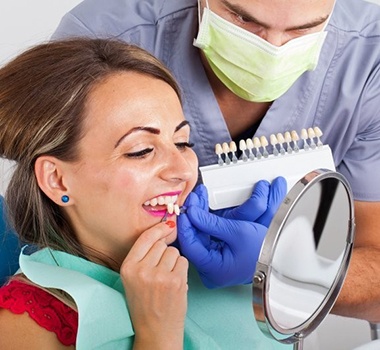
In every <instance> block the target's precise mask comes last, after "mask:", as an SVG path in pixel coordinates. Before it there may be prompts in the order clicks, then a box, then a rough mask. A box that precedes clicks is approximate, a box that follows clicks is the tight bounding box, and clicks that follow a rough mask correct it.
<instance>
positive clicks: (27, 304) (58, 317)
mask: <svg viewBox="0 0 380 350" xmlns="http://www.w3.org/2000/svg"><path fill="white" fill-rule="evenodd" d="M57 293H58V292H56V291H50V290H45V289H42V288H40V287H39V286H36V285H34V284H32V283H30V282H29V281H28V280H26V279H24V278H12V279H10V280H9V281H8V283H7V284H6V285H4V286H2V287H1V288H0V309H3V310H7V311H8V312H4V311H3V310H0V311H1V314H0V324H1V323H3V322H1V319H3V321H4V318H10V319H11V321H12V320H13V319H14V318H15V317H14V316H17V315H22V316H23V317H22V318H20V317H16V319H19V320H20V321H22V322H23V323H29V324H30V323H31V321H32V323H34V324H37V325H38V326H39V327H38V328H41V327H42V328H44V329H45V330H48V331H49V332H53V333H55V334H56V335H57V337H58V339H59V341H60V342H61V343H62V344H63V345H66V346H70V345H75V340H76V334H77V330H78V313H77V312H76V310H74V309H73V308H72V307H70V306H69V304H70V300H68V302H64V296H63V295H59V294H57ZM11 314H13V315H11ZM25 316H27V317H25Z"/></svg>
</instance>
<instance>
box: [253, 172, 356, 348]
mask: <svg viewBox="0 0 380 350" xmlns="http://www.w3.org/2000/svg"><path fill="white" fill-rule="evenodd" d="M326 178H335V179H337V180H338V181H340V183H341V184H343V186H344V189H345V190H346V193H347V198H348V205H349V220H348V224H347V226H348V232H347V239H346V246H345V250H344V253H343V258H342V261H341V263H340V266H339V270H338V272H337V274H336V276H335V279H334V281H333V283H332V285H331V287H330V289H329V291H328V293H327V295H326V296H325V297H324V299H323V300H322V302H321V304H320V305H319V306H318V308H317V309H316V310H315V311H314V312H313V313H312V314H311V315H310V317H309V318H308V319H306V321H304V322H302V323H301V324H300V325H298V326H296V327H292V328H283V327H282V326H281V325H279V324H278V323H277V322H276V321H275V320H274V318H273V316H272V313H271V311H270V307H269V295H268V292H269V280H270V274H271V270H272V268H271V263H272V260H273V254H274V252H275V250H276V247H277V243H278V239H279V237H280V235H281V231H282V229H283V228H284V226H285V224H286V223H287V219H288V217H289V216H290V214H291V212H292V211H293V209H294V206H295V205H296V204H297V203H298V201H299V200H300V199H301V198H302V196H303V194H304V193H305V192H306V191H307V190H308V189H309V188H310V187H311V186H313V185H315V184H317V183H319V182H321V181H323V180H324V179H326ZM354 235H355V219H354V201H353V197H352V192H351V187H350V185H349V183H348V182H347V180H346V179H345V178H344V177H343V175H341V174H339V173H337V172H335V171H332V170H328V169H316V170H314V171H311V172H309V173H308V174H306V175H305V176H304V177H303V178H302V179H301V180H299V181H298V182H297V183H296V184H295V185H294V186H293V187H292V188H291V189H290V191H289V192H288V193H287V195H286V197H285V199H284V200H283V202H282V204H281V205H280V207H279V209H278V211H277V213H276V214H275V216H274V218H273V220H272V222H271V224H270V226H269V228H268V232H267V234H266V237H265V239H264V242H263V245H262V247H261V251H260V255H259V259H258V262H257V264H256V271H255V273H254V276H253V284H252V293H253V300H252V304H253V309H254V315H255V318H256V321H257V323H258V325H259V328H260V329H261V331H262V332H263V333H264V334H265V335H267V336H268V337H270V338H274V339H276V340H277V341H279V342H281V343H285V344H293V343H297V342H300V341H302V340H303V339H304V338H305V337H306V336H307V335H308V334H310V333H311V332H312V331H314V330H315V329H316V328H317V327H318V325H319V324H320V323H321V322H322V321H323V319H324V318H325V317H326V316H327V314H328V313H329V312H330V310H331V308H332V307H333V305H334V303H335V300H336V299H337V297H338V294H339V292H340V290H341V288H342V284H343V281H344V279H345V277H346V274H347V269H348V265H349V261H350V259H351V254H352V248H353V241H354Z"/></svg>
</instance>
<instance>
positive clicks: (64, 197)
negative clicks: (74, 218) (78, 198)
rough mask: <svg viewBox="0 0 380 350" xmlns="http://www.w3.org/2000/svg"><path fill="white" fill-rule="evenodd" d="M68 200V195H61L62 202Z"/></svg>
mask: <svg viewBox="0 0 380 350" xmlns="http://www.w3.org/2000/svg"><path fill="white" fill-rule="evenodd" d="M69 200H70V198H69V196H66V195H63V196H62V197H61V201H62V202H63V203H67V202H68V201H69Z"/></svg>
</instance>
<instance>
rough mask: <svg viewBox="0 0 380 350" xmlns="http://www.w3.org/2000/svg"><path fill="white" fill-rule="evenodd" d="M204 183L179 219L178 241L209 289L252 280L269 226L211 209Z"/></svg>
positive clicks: (192, 194) (191, 198) (193, 194)
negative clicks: (216, 212)
mask: <svg viewBox="0 0 380 350" xmlns="http://www.w3.org/2000/svg"><path fill="white" fill-rule="evenodd" d="M207 198H208V197H207V190H206V187H205V186H203V185H200V186H198V187H197V188H196V189H195V191H194V192H192V193H190V195H189V197H188V198H187V200H186V203H185V206H186V207H187V212H186V213H184V214H181V215H180V216H179V217H178V219H177V224H178V244H179V249H180V250H181V252H182V254H183V255H184V256H185V257H186V258H187V259H188V260H189V261H190V262H191V263H193V265H194V266H195V268H196V269H197V271H198V273H199V275H200V277H201V280H202V282H203V284H204V285H205V286H206V287H208V288H217V287H226V286H232V285H238V284H245V283H250V282H251V281H252V277H253V273H254V271H255V266H256V262H257V259H258V256H259V253H260V249H261V245H262V242H263V240H264V237H265V234H266V231H267V227H265V226H264V225H261V224H257V223H254V222H248V221H241V220H232V219H226V218H223V217H219V216H217V215H215V214H212V213H209V212H208V200H207Z"/></svg>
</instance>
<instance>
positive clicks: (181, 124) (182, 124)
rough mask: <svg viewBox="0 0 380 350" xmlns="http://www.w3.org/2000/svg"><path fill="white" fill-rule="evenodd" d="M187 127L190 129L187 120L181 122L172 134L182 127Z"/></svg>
mask: <svg viewBox="0 0 380 350" xmlns="http://www.w3.org/2000/svg"><path fill="white" fill-rule="evenodd" d="M186 125H188V126H189V127H190V123H189V122H188V121H187V120H184V121H183V122H181V123H179V124H178V125H177V126H176V128H175V130H174V132H177V131H178V130H180V129H182V128H183V127H184V126H186Z"/></svg>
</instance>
